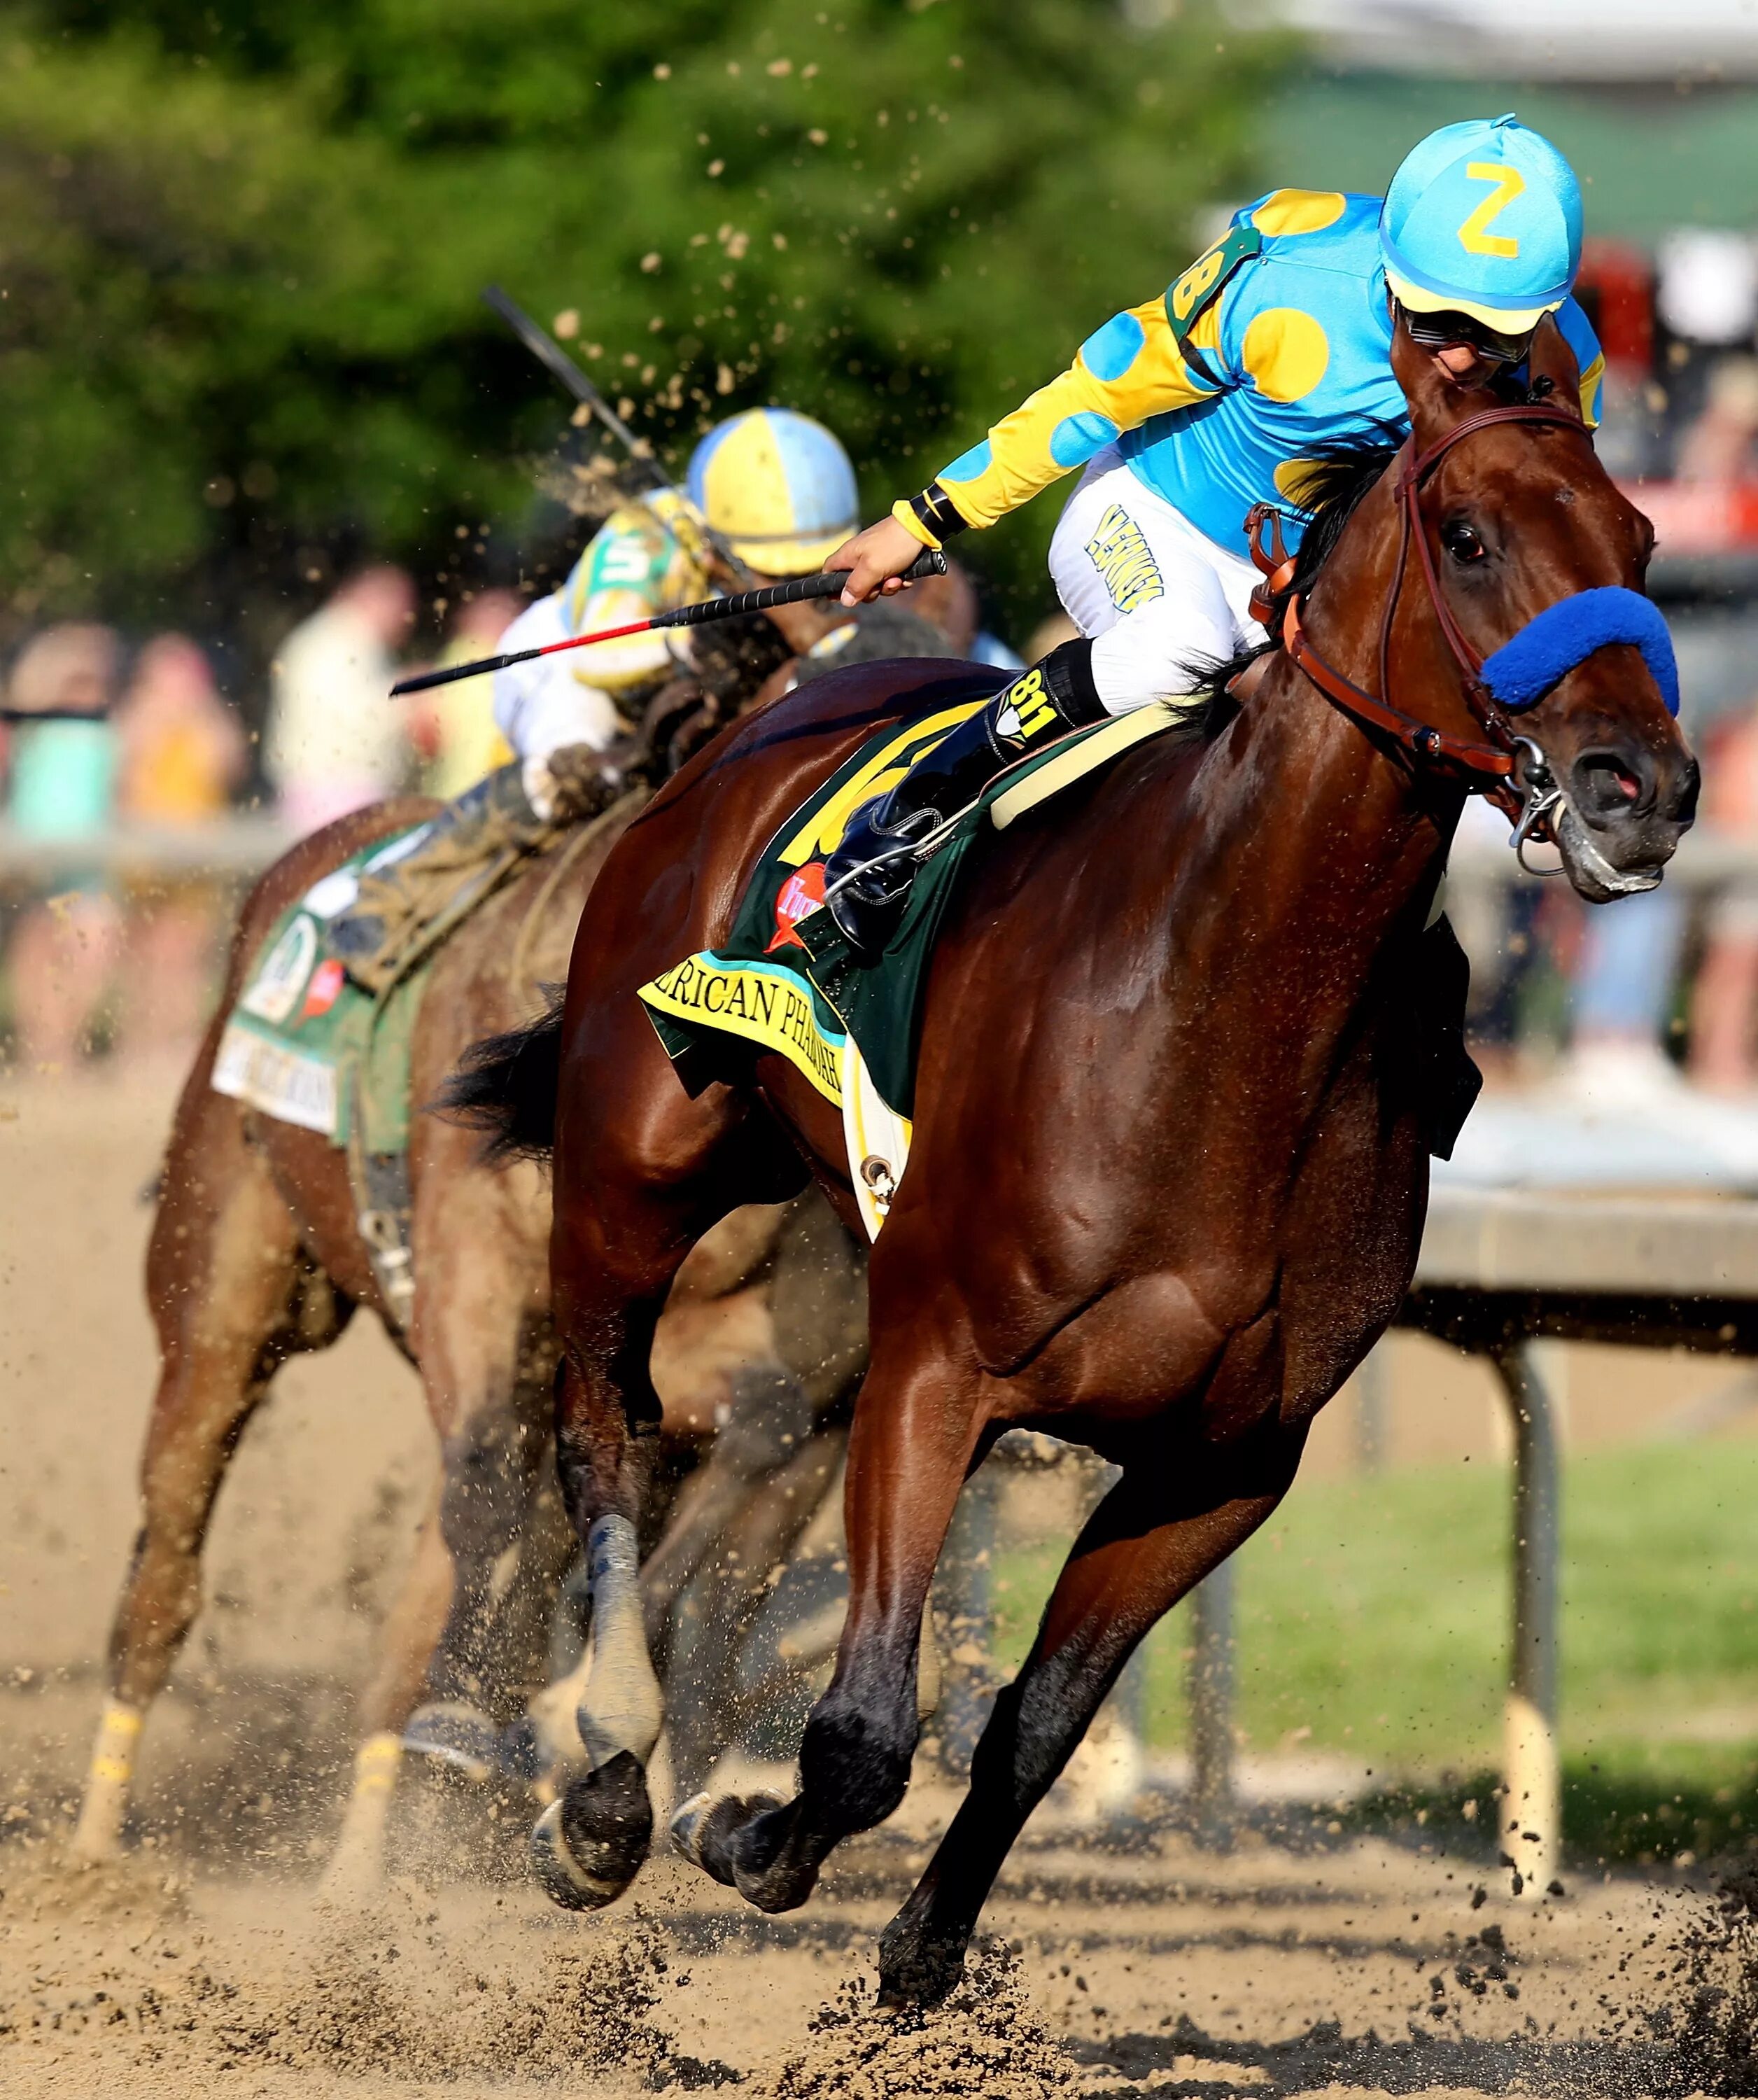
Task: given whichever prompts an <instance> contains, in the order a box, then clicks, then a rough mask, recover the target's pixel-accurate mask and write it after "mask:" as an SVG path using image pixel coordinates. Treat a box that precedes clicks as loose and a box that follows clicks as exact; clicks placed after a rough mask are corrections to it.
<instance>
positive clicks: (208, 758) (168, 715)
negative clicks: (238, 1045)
mask: <svg viewBox="0 0 1758 2100" xmlns="http://www.w3.org/2000/svg"><path fill="white" fill-rule="evenodd" d="M116 725H117V732H118V734H119V735H120V737H121V794H120V797H119V806H120V809H121V814H122V815H123V816H125V817H127V818H132V819H134V821H135V822H137V823H148V824H160V825H179V826H181V825H192V826H200V825H201V824H204V823H211V822H212V821H213V820H214V818H216V817H218V816H220V815H222V814H223V813H224V811H225V810H226V808H227V804H228V803H229V802H230V801H231V796H232V794H233V792H234V791H235V790H236V788H237V787H239V786H240V783H241V782H242V781H243V779H244V776H245V771H246V770H247V767H248V763H249V756H248V750H247V747H246V743H245V733H244V729H243V726H241V724H240V722H239V720H238V718H237V717H236V715H235V714H234V713H233V712H232V711H231V708H229V707H228V706H227V704H226V702H225V701H224V700H223V699H222V698H221V697H220V693H219V690H218V687H217V686H215V684H214V673H213V671H212V670H211V668H209V663H208V660H207V658H206V656H205V655H204V654H203V653H202V651H200V649H198V648H197V647H196V645H195V643H194V642H191V641H190V640H188V639H187V637H185V636H183V635H181V634H161V636H160V637H158V638H157V640H156V641H153V642H148V644H147V646H146V647H145V648H144V649H143V650H142V651H141V652H140V655H139V660H138V661H137V662H136V664H135V666H134V681H133V683H132V684H131V685H130V686H129V689H128V691H127V693H126V695H125V696H124V698H123V699H122V702H121V705H120V706H119V707H118V708H117V712H116ZM220 903H221V900H220V898H219V896H218V893H216V891H215V889H214V886H213V885H212V884H211V882H209V881H207V880H204V879H203V878H202V877H201V876H169V877H166V876H152V877H150V878H142V879H137V880H134V882H133V883H132V884H131V885H130V916H129V928H128V938H127V940H126V943H125V944H124V948H123V955H122V968H123V977H124V986H123V1000H122V1031H123V1044H124V1048H126V1051H127V1052H128V1053H129V1054H130V1056H135V1057H139V1056H148V1057H162V1058H165V1059H167V1060H172V1059H174V1060H177V1061H183V1060H184V1059H187V1057H188V1056H189V1055H190V1053H191V1052H192V1051H193V1049H194V1048H195V1045H196V1041H197V1039H199V1037H200V1033H201V1029H202V1026H203V1024H204V1022H205V1020H206V1018H207V1006H208V999H209V990H210V980H211V977H212V974H213V964H214V946H215V936H216V933H217V932H218V924H219V916H220Z"/></svg>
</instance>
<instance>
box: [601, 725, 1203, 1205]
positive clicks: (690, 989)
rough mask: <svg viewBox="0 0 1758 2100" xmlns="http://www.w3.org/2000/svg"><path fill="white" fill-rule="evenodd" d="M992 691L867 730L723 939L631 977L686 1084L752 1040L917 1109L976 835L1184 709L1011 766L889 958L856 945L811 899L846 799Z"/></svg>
mask: <svg viewBox="0 0 1758 2100" xmlns="http://www.w3.org/2000/svg"><path fill="white" fill-rule="evenodd" d="M991 697H992V695H989V694H987V693H985V694H983V695H980V696H979V697H977V698H976V699H968V700H963V701H960V702H958V703H957V704H954V705H952V706H949V707H946V708H941V709H940V710H938V711H937V712H935V713H933V714H932V715H928V716H926V717H923V718H922V719H921V720H919V721H914V722H911V723H910V724H909V725H908V726H906V727H899V726H897V725H896V724H893V725H892V726H891V727H890V728H888V729H886V730H881V731H880V732H879V734H878V735H875V736H874V737H872V738H870V739H868V741H867V742H866V743H864V744H863V745H862V746H861V748H860V749H859V750H858V751H857V752H856V753H855V754H854V756H853V757H852V758H850V759H848V761H845V763H844V764H843V765H840V766H839V767H838V769H837V770H836V771H835V773H834V774H831V778H830V779H828V780H827V781H826V782H825V783H824V784H823V786H822V787H820V788H818V789H817V791H816V792H814V793H813V796H811V797H810V798H809V801H807V802H806V803H805V804H804V806H803V807H802V808H801V809H800V810H797V811H796V812H795V814H794V815H793V816H792V817H791V818H789V819H788V821H787V822H786V823H785V824H784V825H782V828H781V830H780V831H779V832H778V833H777V834H776V836H775V837H774V839H773V840H772V841H771V843H770V845H769V847H768V849H766V850H765V852H764V855H763V858H762V859H761V860H760V861H759V862H758V863H757V867H756V872H755V873H754V874H753V876H751V881H750V883H749V885H747V889H746V891H745V895H744V898H743V900H742V902H741V904H740V906H739V908H738V915H737V917H736V918H735V919H734V921H733V926H732V930H731V932H730V933H729V936H728V938H727V940H726V942H725V946H722V947H719V948H714V949H709V950H706V951H703V953H701V954H699V955H690V956H687V957H686V958H685V960H683V961H682V962H681V963H678V964H676V965H674V967H673V968H671V969H668V971H666V972H665V973H664V974H663V976H661V977H655V978H654V981H653V982H652V983H651V984H649V985H645V986H642V988H641V994H640V997H641V1001H642V1003H643V1004H645V1007H646V1008H647V1012H648V1017H649V1018H650V1020H651V1021H652V1022H653V1025H654V1029H655V1030H657V1031H658V1034H659V1040H660V1041H661V1043H663V1044H664V1046H665V1048H666V1051H667V1052H668V1055H669V1056H670V1057H671V1058H672V1062H673V1064H674V1065H675V1066H676V1070H677V1073H678V1076H679V1078H680V1079H681V1080H682V1081H683V1083H684V1084H685V1087H687V1088H688V1089H689V1090H690V1092H691V1093H692V1094H695V1093H699V1092H701V1091H702V1089H703V1087H706V1086H708V1085H710V1084H711V1083H712V1082H714V1081H715V1080H717V1079H737V1078H738V1075H739V1066H740V1065H741V1063H742V1061H747V1060H748V1058H749V1057H750V1054H751V1052H750V1049H749V1047H748V1046H749V1045H751V1044H752V1043H756V1044H757V1045H759V1046H760V1047H761V1048H764V1049H766V1050H773V1051H776V1052H779V1053H780V1055H781V1056H782V1057H786V1058H787V1059H789V1060H790V1061H791V1062H792V1063H793V1064H794V1065H796V1066H797V1067H798V1068H799V1070H800V1071H801V1072H803V1073H804V1074H805V1076H806V1078H807V1079H809V1080H810V1081H811V1082H812V1083H813V1086H815V1087H817V1090H818V1091H819V1092H820V1093H822V1095H824V1096H825V1097H826V1099H827V1100H829V1101H833V1102H835V1104H836V1105H838V1106H839V1107H841V1108H844V1110H845V1112H846V1111H847V1110H848V1105H849V1104H848V1095H849V1093H850V1092H851V1091H852V1089H853V1085H854V1083H855V1080H856V1078H857V1074H859V1076H860V1078H861V1082H862V1083H866V1081H867V1080H870V1083H871V1085H872V1087H873V1088H874V1089H875V1091H876V1092H877V1093H878V1095H879V1098H880V1100H881V1101H883V1104H884V1105H885V1106H886V1108H887V1109H888V1110H890V1111H891V1112H892V1114H893V1115H895V1116H897V1117H898V1118H904V1119H905V1120H907V1118H910V1116H911V1115H912V1114H913V1113H914V1100H915V1068H916V1056H917V1051H918V1048H919V1043H920V1038H921V1006H922V993H923V986H924V985H925V984H926V982H927V969H928V964H929V962H930V961H931V960H932V955H933V952H934V941H935V937H936V933H938V931H939V929H940V924H941V920H942V918H943V917H944V915H945V909H946V905H947V902H948V900H949V898H950V897H951V895H952V893H953V888H954V884H955V883H956V882H957V880H958V871H959V869H960V868H961V867H962V866H963V862H964V859H965V856H966V855H967V853H968V852H969V851H970V848H971V842H972V840H973V839H975V838H976V836H977V835H978V832H979V831H980V829H981V828H982V827H984V826H985V825H987V824H989V823H994V824H995V825H996V826H997V827H1005V826H1006V825H1007V824H1008V823H1011V822H1012V821H1013V820H1014V818H1016V817H1017V816H1020V815H1021V814H1024V811H1025V810H1027V809H1029V808H1032V807H1033V806H1035V805H1037V804H1038V803H1039V802H1042V801H1045V800H1046V799H1047V797H1048V796H1051V795H1052V794H1055V792H1058V791H1059V790H1060V789H1061V788H1062V787H1066V786H1068V784H1070V783H1072V782H1073V781H1075V780H1077V779H1082V778H1083V777H1084V776H1085V775H1086V774H1089V773H1091V772H1093V771H1094V770H1095V769H1096V768H1097V767H1099V766H1100V765H1104V763H1105V762H1106V761H1108V760H1109V759H1111V758H1113V757H1116V756H1117V754H1118V752H1121V751H1123V750H1126V749H1127V748H1129V747H1130V746H1131V745H1133V744H1135V743H1140V742H1141V741H1143V739H1145V738H1147V737H1149V736H1154V735H1160V734H1161V733H1162V732H1163V731H1165V730H1168V729H1170V728H1171V727H1172V726H1174V724H1175V723H1177V722H1178V721H1180V720H1182V719H1183V718H1184V716H1185V710H1184V709H1183V708H1179V707H1178V706H1177V705H1175V704H1165V703H1161V704H1156V705H1153V706H1151V707H1146V708H1138V709H1136V710H1135V712H1133V713H1131V714H1129V715H1126V716H1121V717H1117V719H1115V720H1113V721H1104V722H1100V723H1098V724H1096V725H1095V726H1092V727H1090V728H1088V729H1084V730H1077V731H1075V732H1074V733H1073V735H1068V736H1066V737H1064V738H1062V739H1060V740H1059V741H1058V742H1057V743H1053V744H1051V745H1049V746H1047V747H1046V748H1045V749H1044V750H1043V751H1042V752H1038V753H1035V754H1034V755H1033V757H1029V758H1027V759H1024V760H1022V761H1020V763H1019V764H1018V765H1014V766H1011V767H1010V768H1009V769H1008V770H1007V772H1006V773H1005V774H1002V775H1001V776H1000V777H999V778H998V779H996V780H994V781H993V782H992V783H990V785H989V787H988V788H987V789H986V790H985V792H984V794H983V795H982V796H981V798H980V800H979V801H977V802H976V803H975V804H974V805H972V808H971V809H970V810H967V812H966V813H965V814H964V815H963V818H960V819H959V821H958V823H957V824H956V826H955V827H954V829H953V831H952V832H950V834H949V836H948V837H947V838H946V840H945V843H944V844H943V845H941V848H940V849H939V850H938V851H937V852H936V854H934V855H933V857H932V858H931V859H930V860H928V861H927V862H926V863H925V864H924V865H923V867H921V869H920V870H919V871H918V873H917V876H916V878H915V881H914V885H913V887H912V888H911V890H910V901H909V903H908V905H907V906H906V907H905V911H904V915H903V917H902V919H901V921H900V922H899V924H898V927H897V932H896V933H895V934H894V935H893V936H892V940H891V942H890V944H889V945H888V946H887V948H886V949H885V951H884V953H883V955H878V956H874V957H868V956H866V955H857V954H856V953H855V952H854V951H853V950H851V948H850V947H849V946H848V942H847V941H846V940H844V937H843V936H842V934H841V933H840V932H839V930H838V929H837V926H836V924H835V920H833V919H832V918H831V915H830V913H829V912H828V911H825V910H823V909H822V905H823V901H824V863H825V862H826V860H827V859H828V858H829V857H830V855H831V853H832V852H833V851H834V850H835V846H836V845H837V843H838V841H839V840H840V839H841V837H842V835H843V831H844V827H845V826H846V824H847V823H848V818H849V816H850V815H851V814H852V813H853V811H854V810H857V809H858V808H859V807H860V805H861V804H862V803H863V802H866V801H871V800H872V798H873V797H874V796H876V795H883V794H884V793H885V792H887V791H888V789H890V788H891V787H893V786H894V785H895V784H896V783H897V782H898V781H900V780H901V779H903V778H904V776H905V774H907V772H908V771H909V770H910V766H911V765H914V763H915V761H917V760H918V759H919V758H921V757H924V756H925V755H926V754H927V752H929V751H931V750H932V748H934V746H935V745H936V744H937V743H939V742H940V741H941V739H942V738H943V737H945V735H947V734H948V732H949V730H952V729H954V727H955V726H957V725H958V723H959V722H961V721H964V720H965V719H966V718H967V717H968V716H970V715H972V714H974V713H975V712H976V710H977V708H980V707H984V706H986V705H987V704H988V702H989V699H990V698H991ZM861 1067H864V1072H861V1071H860V1068H861ZM853 1149H854V1148H853V1145H851V1151H853ZM855 1163H856V1165H857V1167H858V1165H859V1162H855ZM900 1163H901V1162H900Z"/></svg>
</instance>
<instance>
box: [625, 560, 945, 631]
mask: <svg viewBox="0 0 1758 2100" xmlns="http://www.w3.org/2000/svg"><path fill="white" fill-rule="evenodd" d="M945 573H946V557H945V555H944V554H941V553H940V552H939V550H938V549H936V548H932V547H924V548H923V550H922V552H921V553H920V554H918V555H917V556H916V558H915V559H914V561H913V562H911V563H910V566H909V567H908V568H906V569H905V571H904V572H903V580H904V582H905V583H906V584H919V583H920V582H921V581H922V580H923V578H924V577H927V576H945ZM847 583H848V571H847V570H846V569H820V570H819V571H817V573H816V574H815V575H813V576H795V577H794V578H793V580H791V582H789V583H785V584H765V585H764V586H763V588H762V589H760V590H749V591H739V592H738V593H735V594H734V596H733V597H731V598H705V599H704V600H703V602H702V603H701V604H700V605H681V606H679V607H678V608H677V609H676V611H675V612H662V613H659V614H658V615H655V617H654V621H653V624H654V626H655V627H702V626H704V625H706V624H707V622H708V621H709V620H736V619H738V616H739V615H740V614H741V613H747V612H767V611H769V609H770V607H772V606H778V605H802V604H804V602H806V601H807V600H808V599H809V598H840V597H841V596H842V593H843V590H844V586H845V585H847Z"/></svg>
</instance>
